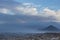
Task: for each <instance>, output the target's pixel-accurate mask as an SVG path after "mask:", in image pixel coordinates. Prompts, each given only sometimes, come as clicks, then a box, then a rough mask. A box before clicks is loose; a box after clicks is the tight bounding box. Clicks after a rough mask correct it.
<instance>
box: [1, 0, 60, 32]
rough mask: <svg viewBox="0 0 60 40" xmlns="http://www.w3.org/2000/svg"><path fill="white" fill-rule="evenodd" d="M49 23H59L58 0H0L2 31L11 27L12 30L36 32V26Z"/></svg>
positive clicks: (59, 4)
mask: <svg viewBox="0 0 60 40" xmlns="http://www.w3.org/2000/svg"><path fill="white" fill-rule="evenodd" d="M50 24H52V25H56V26H57V27H59V26H58V25H60V0H0V26H1V27H0V29H1V30H2V31H3V32H4V30H5V31H7V30H8V31H11V28H12V32H13V31H14V30H15V32H20V31H19V29H18V28H22V30H23V29H24V28H25V29H24V30H29V31H30V32H31V30H33V31H32V32H37V29H38V28H44V27H46V26H48V25H50ZM10 25H11V26H12V27H10ZM43 25H44V26H43ZM8 26H9V27H8ZM14 26H15V27H14ZM19 26H20V27H19ZM41 26H43V27H41ZM5 27H6V28H5ZM9 28H10V29H9ZM26 28H27V29H26ZM33 28H34V29H33ZM59 28H60V27H59ZM24 32H25V31H24Z"/></svg>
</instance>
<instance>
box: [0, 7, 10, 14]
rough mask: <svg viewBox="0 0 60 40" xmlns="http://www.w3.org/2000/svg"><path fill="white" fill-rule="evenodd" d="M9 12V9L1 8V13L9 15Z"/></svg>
mask: <svg viewBox="0 0 60 40" xmlns="http://www.w3.org/2000/svg"><path fill="white" fill-rule="evenodd" d="M8 12H9V10H8V9H6V8H0V13H4V14H7V13H8Z"/></svg>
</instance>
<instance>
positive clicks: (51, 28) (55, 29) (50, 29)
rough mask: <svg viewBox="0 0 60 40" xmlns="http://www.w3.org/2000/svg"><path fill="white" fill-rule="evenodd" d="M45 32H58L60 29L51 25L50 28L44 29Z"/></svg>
mask: <svg viewBox="0 0 60 40" xmlns="http://www.w3.org/2000/svg"><path fill="white" fill-rule="evenodd" d="M43 30H48V31H57V30H59V29H58V28H57V27H55V26H53V25H49V26H48V27H46V28H44V29H43Z"/></svg>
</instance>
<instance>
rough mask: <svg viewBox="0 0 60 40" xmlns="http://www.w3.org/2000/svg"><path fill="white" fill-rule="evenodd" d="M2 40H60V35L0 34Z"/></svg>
mask: <svg viewBox="0 0 60 40" xmlns="http://www.w3.org/2000/svg"><path fill="white" fill-rule="evenodd" d="M0 40H60V33H31V34H29V33H28V34H16V33H0Z"/></svg>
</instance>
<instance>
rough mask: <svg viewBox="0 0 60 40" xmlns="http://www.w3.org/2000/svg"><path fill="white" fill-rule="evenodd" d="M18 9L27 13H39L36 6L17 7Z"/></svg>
mask: <svg viewBox="0 0 60 40" xmlns="http://www.w3.org/2000/svg"><path fill="white" fill-rule="evenodd" d="M16 10H18V11H19V12H22V13H24V14H26V15H37V13H38V11H37V8H35V7H20V6H18V7H16Z"/></svg>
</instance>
